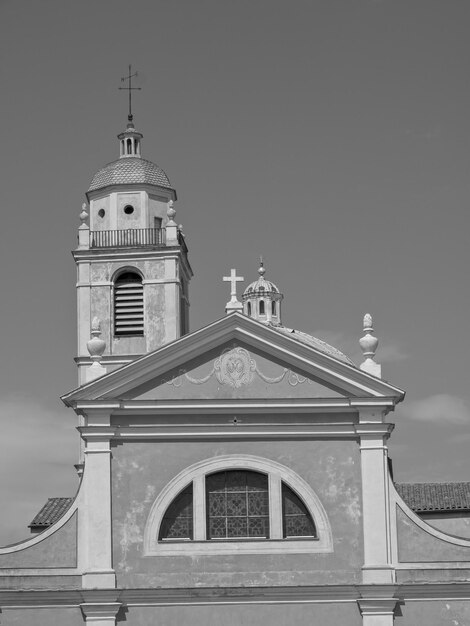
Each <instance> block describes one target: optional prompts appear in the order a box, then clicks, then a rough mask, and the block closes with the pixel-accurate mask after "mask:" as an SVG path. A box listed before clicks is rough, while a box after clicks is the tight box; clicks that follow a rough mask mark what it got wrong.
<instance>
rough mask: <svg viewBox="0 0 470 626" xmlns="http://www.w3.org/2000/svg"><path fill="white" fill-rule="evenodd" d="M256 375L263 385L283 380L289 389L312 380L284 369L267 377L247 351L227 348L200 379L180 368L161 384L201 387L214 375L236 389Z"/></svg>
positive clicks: (247, 383) (310, 382) (251, 380)
mask: <svg viewBox="0 0 470 626" xmlns="http://www.w3.org/2000/svg"><path fill="white" fill-rule="evenodd" d="M255 373H256V374H257V375H258V376H259V377H260V378H261V379H262V380H264V382H265V383H268V384H270V385H274V384H276V383H280V382H281V381H283V380H284V379H285V380H286V381H287V383H288V384H289V385H290V386H291V387H296V386H297V385H302V384H303V383H309V384H310V385H311V384H312V383H313V381H312V380H310V379H309V378H307V377H306V376H302V375H301V374H297V372H293V371H292V370H291V369H288V368H286V367H284V368H283V369H282V371H281V373H280V374H279V375H278V376H267V375H266V374H264V373H263V372H262V371H261V370H260V369H259V367H258V365H257V363H256V361H255V360H254V359H253V358H251V354H250V353H249V352H248V350H245V349H244V348H240V347H234V348H229V349H227V350H224V351H223V352H222V354H221V355H220V356H219V357H218V358H217V359H216V360H215V361H214V365H213V367H212V369H211V370H210V372H209V373H208V374H206V375H205V376H203V377H202V378H195V377H194V376H191V375H190V374H188V372H187V370H186V369H184V368H180V369H179V370H178V373H177V374H175V375H173V376H172V377H171V378H170V379H164V380H163V381H162V382H163V383H166V384H167V385H172V386H173V387H176V388H178V387H181V385H182V384H183V382H184V380H187V381H188V382H190V383H191V384H193V385H203V384H204V383H207V382H208V381H209V380H210V378H211V377H212V376H213V375H214V374H215V375H216V377H217V380H218V381H219V383H221V384H222V385H230V386H231V387H235V389H238V388H239V387H242V386H243V385H249V384H250V383H252V382H253V378H254V374H255Z"/></svg>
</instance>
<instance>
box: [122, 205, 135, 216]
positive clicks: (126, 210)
mask: <svg viewBox="0 0 470 626" xmlns="http://www.w3.org/2000/svg"><path fill="white" fill-rule="evenodd" d="M124 213H125V214H126V215H132V213H134V207H133V206H131V205H130V204H128V205H127V206H125V207H124Z"/></svg>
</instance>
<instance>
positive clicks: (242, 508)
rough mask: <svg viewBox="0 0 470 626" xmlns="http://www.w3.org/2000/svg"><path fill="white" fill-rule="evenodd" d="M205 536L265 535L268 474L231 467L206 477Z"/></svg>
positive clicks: (266, 535)
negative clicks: (228, 469) (229, 469)
mask: <svg viewBox="0 0 470 626" xmlns="http://www.w3.org/2000/svg"><path fill="white" fill-rule="evenodd" d="M206 510H207V538H208V539H234V538H240V539H241V538H251V537H257V538H265V539H266V538H268V537H269V497H268V477H267V476H266V475H265V474H260V473H258V472H248V471H243V470H231V471H227V472H218V473H217V474H212V475H210V476H207V477H206Z"/></svg>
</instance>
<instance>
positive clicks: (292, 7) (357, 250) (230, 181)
mask: <svg viewBox="0 0 470 626" xmlns="http://www.w3.org/2000/svg"><path fill="white" fill-rule="evenodd" d="M469 28H470V3H468V2H463V1H462V0H440V1H435V0H354V1H351V0H308V1H301V0H290V1H289V2H288V1H287V0H284V1H282V2H280V1H278V0H249V1H248V0H173V1H170V0H148V1H140V0H133V2H129V1H127V2H125V1H123V0H100V1H99V2H96V1H93V0H81V1H80V2H63V0H62V1H59V0H41V2H34V1H32V0H30V1H27V2H25V1H23V0H10V1H8V0H0V46H1V49H0V59H1V76H0V80H1V85H2V112H1V121H2V124H1V131H0V133H1V134H0V177H1V195H0V198H1V214H0V215H1V220H2V226H1V231H0V238H1V246H0V255H1V262H2V263H1V267H2V271H1V273H0V288H1V293H2V295H1V298H0V323H1V334H0V341H1V352H2V359H1V372H0V419H1V432H2V436H1V438H0V463H1V470H0V494H1V500H2V507H1V508H2V520H1V531H0V543H7V542H11V541H14V540H17V539H20V538H22V537H24V536H26V535H27V534H28V531H27V528H26V526H27V524H28V523H29V522H30V520H31V518H32V517H33V515H34V514H35V513H36V512H37V510H38V509H39V508H40V507H41V506H42V504H43V503H44V501H45V500H46V499H47V497H50V496H68V495H73V494H74V492H75V490H76V488H77V479H76V476H75V470H74V468H73V464H74V463H75V462H76V461H77V451H78V435H77V433H76V431H75V425H76V424H75V419H74V418H75V414H74V413H73V412H72V411H69V410H66V409H65V408H63V406H62V404H61V402H60V400H59V399H58V398H59V396H60V395H62V394H63V393H65V392H67V391H68V390H70V389H72V388H73V387H75V385H76V380H77V378H76V371H75V369H76V368H75V364H74V362H73V357H74V356H75V351H76V315H75V266H74V263H73V260H72V257H71V255H70V250H71V249H73V248H74V247H75V245H76V235H77V227H78V225H79V218H78V215H79V213H80V207H81V204H82V202H83V201H84V199H85V198H84V193H85V191H86V190H87V188H88V185H89V183H90V180H91V178H92V176H93V174H94V172H95V171H96V170H98V169H99V168H100V167H102V166H103V165H104V164H106V163H108V162H109V161H112V160H114V159H115V158H117V156H118V142H117V139H116V135H117V133H118V132H119V131H121V130H122V129H123V128H124V127H125V124H126V114H127V111H126V104H127V102H126V97H125V94H124V92H119V91H118V89H117V88H118V87H119V85H120V77H121V76H123V75H124V74H125V73H126V71H127V66H128V64H129V63H132V64H133V66H134V67H135V68H136V69H138V70H139V72H140V73H141V76H140V79H139V83H138V84H139V86H141V87H142V88H143V89H142V91H141V92H138V93H137V94H136V96H135V107H134V111H135V122H136V126H137V127H138V129H139V130H141V131H142V132H143V134H144V140H143V155H144V156H145V157H146V158H149V159H150V160H152V161H154V162H156V163H158V165H160V166H161V167H162V168H163V169H164V170H165V171H166V173H167V174H168V176H169V178H170V180H171V182H172V184H173V186H174V187H175V188H176V189H177V192H178V197H179V201H178V203H177V204H176V206H175V208H176V209H177V217H176V220H177V221H178V223H179V222H182V224H183V227H184V228H183V229H184V232H185V234H186V236H187V243H188V246H189V249H190V261H191V264H192V266H193V269H194V273H195V277H194V279H193V281H192V283H191V286H190V299H191V327H192V329H193V330H195V329H197V328H199V327H201V326H203V325H205V324H206V323H209V322H211V321H213V320H214V319H217V318H219V317H221V316H222V315H223V314H224V305H225V302H226V301H227V300H228V296H229V291H228V290H229V287H228V285H227V283H223V282H222V276H223V275H224V274H226V273H227V272H228V271H229V270H230V268H232V267H235V268H237V270H238V272H239V273H240V274H241V275H243V276H244V277H245V279H246V281H251V280H254V279H255V278H256V276H257V274H256V270H257V259H258V256H259V255H260V254H263V255H264V257H265V261H266V268H267V273H266V277H267V278H270V279H271V280H273V281H274V282H275V283H276V284H277V285H278V286H279V288H280V290H281V291H282V292H283V293H284V295H285V300H284V308H283V322H284V324H285V325H287V326H290V327H294V328H298V329H301V330H303V331H305V332H308V333H312V334H314V335H316V336H318V337H320V338H322V339H324V340H326V341H329V342H331V343H333V344H334V345H336V346H337V347H338V348H340V349H343V350H344V351H345V352H346V353H347V354H349V355H350V356H351V357H352V358H354V359H360V357H359V354H360V353H359V351H358V344H357V340H358V339H359V337H360V335H361V327H362V317H363V314H364V313H366V312H370V313H372V315H373V317H374V322H375V328H376V331H377V335H378V337H379V339H380V342H381V343H380V347H379V351H378V355H377V357H378V360H379V361H380V362H381V363H382V365H383V373H384V377H385V378H386V379H387V380H389V381H390V382H392V383H393V384H395V385H397V386H399V387H401V388H403V389H405V390H406V391H407V397H406V400H405V402H404V403H403V405H402V406H401V407H400V408H399V409H398V410H397V411H396V413H395V414H394V415H392V416H391V417H392V419H393V420H394V421H395V422H396V424H397V425H396V429H395V432H394V433H393V435H392V438H391V441H390V452H391V456H392V458H393V462H394V469H395V478H396V479H397V480H399V481H401V482H406V481H408V482H411V481H452V480H470V457H469V455H468V447H469V443H470V429H469V426H470V409H469V407H470V389H469V384H468V379H469V366H468V355H469V349H470V333H469V332H468V325H469V324H468V322H469V309H470V306H469V305H470V297H469V288H470V284H469V282H470V281H469V277H468V267H469V263H470V250H469V246H468V238H469V196H470V176H469V166H470V150H469V147H470V129H469V121H468V120H469V111H470V86H469V69H468V60H469V57H470V38H469V36H468V33H469Z"/></svg>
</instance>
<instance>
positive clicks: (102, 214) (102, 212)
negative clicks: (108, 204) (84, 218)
mask: <svg viewBox="0 0 470 626" xmlns="http://www.w3.org/2000/svg"><path fill="white" fill-rule="evenodd" d="M98 215H99V216H100V217H101V218H103V217H104V216H105V210H104V209H100V210H99V211H98Z"/></svg>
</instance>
